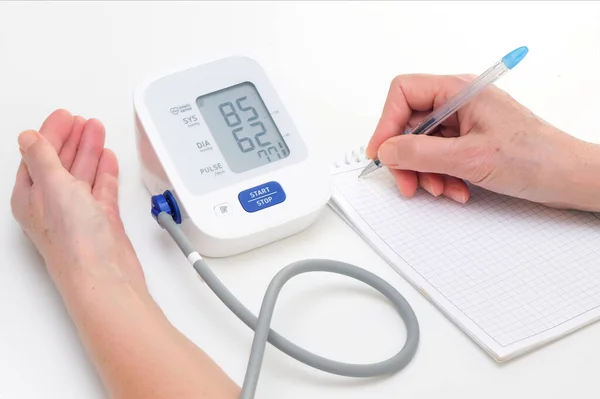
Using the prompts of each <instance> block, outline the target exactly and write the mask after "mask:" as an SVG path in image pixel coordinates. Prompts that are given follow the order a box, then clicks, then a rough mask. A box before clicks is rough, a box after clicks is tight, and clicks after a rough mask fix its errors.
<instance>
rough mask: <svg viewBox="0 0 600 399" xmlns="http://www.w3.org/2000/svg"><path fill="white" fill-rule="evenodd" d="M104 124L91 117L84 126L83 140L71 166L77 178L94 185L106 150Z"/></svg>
mask: <svg viewBox="0 0 600 399" xmlns="http://www.w3.org/2000/svg"><path fill="white" fill-rule="evenodd" d="M104 140H105V132H104V126H103V125H102V123H101V122H100V121H99V120H97V119H90V120H88V121H87V122H86V124H85V127H84V128H83V133H82V136H81V141H80V143H79V147H78V148H77V153H76V154H75V159H74V160H73V165H72V166H71V174H72V175H73V176H75V178H77V179H79V180H82V181H84V182H86V183H88V184H89V185H90V187H91V186H93V185H94V179H95V177H96V171H97V169H98V162H99V161H100V156H101V155H102V151H103V150H104Z"/></svg>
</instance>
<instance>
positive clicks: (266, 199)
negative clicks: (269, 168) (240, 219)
mask: <svg viewBox="0 0 600 399" xmlns="http://www.w3.org/2000/svg"><path fill="white" fill-rule="evenodd" d="M238 199H239V201H240V204H242V208H244V210H245V211H246V212H256V211H260V210H261V209H265V208H268V207H271V206H273V205H277V204H281V203H282V202H283V201H285V192H284V191H283V188H282V187H281V184H279V183H277V182H274V181H272V182H268V183H265V184H261V185H260V186H256V187H252V188H249V189H248V190H244V191H242V192H241V193H239V194H238Z"/></svg>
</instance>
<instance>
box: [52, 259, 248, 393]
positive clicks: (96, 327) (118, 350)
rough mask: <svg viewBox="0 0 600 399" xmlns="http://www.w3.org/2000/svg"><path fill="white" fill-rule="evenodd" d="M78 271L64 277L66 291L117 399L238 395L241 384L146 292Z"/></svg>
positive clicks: (87, 344) (82, 332)
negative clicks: (189, 337) (165, 313)
mask: <svg viewBox="0 0 600 399" xmlns="http://www.w3.org/2000/svg"><path fill="white" fill-rule="evenodd" d="M96 269H97V268H96ZM78 273H79V275H77V276H67V277H65V276H62V280H63V281H62V282H61V284H60V289H61V293H62V295H63V298H64V299H65V303H66V305H67V308H68V310H69V313H70V314H71V317H72V318H73V320H74V322H75V324H76V326H77V328H78V330H79V332H80V335H81V337H82V340H83V342H84V345H85V347H86V348H87V350H88V352H89V353H90V356H91V358H92V359H93V361H94V363H95V365H96V368H97V370H98V372H99V374H100V376H101V378H102V380H103V381H104V384H105V385H106V387H107V389H108V390H109V393H110V395H111V397H112V398H114V399H138V398H139V399H173V398H177V399H187V398H190V399H191V398H194V399H198V398H211V399H229V398H230V399H235V398H237V397H239V388H238V386H237V385H236V384H235V383H234V382H233V381H231V380H230V379H229V377H228V376H227V375H226V374H225V373H224V372H223V371H222V370H221V369H220V368H219V367H218V366H217V365H216V364H215V363H214V362H213V361H212V359H210V358H209V357H208V356H207V355H206V354H205V353H204V352H203V351H202V350H200V349H199V348H198V347H197V346H195V345H194V344H193V343H192V342H191V341H189V340H188V339H187V338H186V337H184V336H183V335H182V334H181V333H180V332H179V331H177V330H176V329H175V328H174V327H173V326H172V325H171V324H170V323H169V321H168V320H167V318H166V317H165V316H164V315H163V313H162V312H161V310H160V309H159V308H158V305H157V304H156V303H155V302H154V300H153V299H152V298H151V296H150V294H149V293H148V292H147V290H144V289H140V288H139V287H137V288H135V289H134V288H133V286H132V285H131V284H129V283H127V282H123V281H121V280H119V279H114V280H112V279H110V278H102V279H98V278H97V277H96V276H86V275H81V274H84V273H85V272H82V271H79V272H78Z"/></svg>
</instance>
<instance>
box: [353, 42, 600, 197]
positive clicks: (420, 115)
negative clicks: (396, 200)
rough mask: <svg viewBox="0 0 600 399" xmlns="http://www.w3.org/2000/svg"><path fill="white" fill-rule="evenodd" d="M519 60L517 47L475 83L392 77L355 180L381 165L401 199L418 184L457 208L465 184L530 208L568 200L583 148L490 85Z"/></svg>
mask: <svg viewBox="0 0 600 399" xmlns="http://www.w3.org/2000/svg"><path fill="white" fill-rule="evenodd" d="M526 54H527V49H526V48H525V47H521V48H519V49H516V50H514V51H513V52H511V53H509V54H508V55H507V56H505V57H504V58H502V60H501V61H499V62H498V63H496V64H495V65H494V66H492V67H491V68H489V69H488V70H487V71H486V72H484V73H483V74H482V75H481V76H480V77H478V78H475V79H471V78H468V77H464V76H437V75H402V76H398V77H397V78H395V79H394V81H393V82H392V85H391V87H390V90H389V93H388V97H387V99H386V103H385V106H384V109H383V112H382V115H381V118H380V120H379V123H378V125H377V127H376V129H375V132H374V134H373V137H372V138H371V140H370V142H369V145H368V147H367V156H368V157H369V158H370V159H373V160H375V161H374V162H372V163H371V164H370V165H369V166H368V167H367V169H366V171H363V173H361V175H362V176H363V177H362V178H363V179H368V178H371V177H372V176H371V174H369V172H373V171H374V170H375V169H378V168H380V167H382V166H386V167H387V168H388V169H389V170H390V171H391V173H392V175H393V176H394V179H395V181H396V184H397V186H398V188H399V189H400V192H401V194H402V195H404V196H406V197H412V196H413V195H414V194H415V192H416V190H417V189H418V187H419V186H421V187H422V188H423V189H425V190H426V191H427V192H429V193H430V194H432V195H434V196H440V195H444V196H446V197H449V198H451V199H453V200H455V201H458V202H460V203H465V202H467V200H468V199H469V195H470V193H469V189H468V186H467V184H466V183H465V181H468V182H470V183H472V184H474V185H478V186H480V187H483V188H486V189H488V190H491V191H496V192H499V193H501V194H506V195H511V196H515V197H519V198H524V199H528V200H531V201H535V202H542V203H549V204H555V203H560V202H561V201H564V203H569V202H572V200H567V199H563V198H562V195H563V194H565V193H566V192H567V191H569V189H567V188H566V187H572V186H573V185H575V183H576V182H574V181H573V179H574V177H573V176H572V175H573V174H572V170H573V168H576V167H577V166H578V165H579V164H580V163H582V162H584V160H586V159H588V158H590V156H587V155H582V157H581V159H580V158H579V157H578V156H575V155H574V151H578V150H579V146H581V151H582V152H581V154H587V153H589V152H590V151H589V150H588V148H587V147H586V146H583V145H581V143H580V141H578V140H576V139H575V138H573V137H572V136H569V135H568V134H566V133H564V132H562V131H560V130H558V129H556V128H555V127H553V126H551V125H549V124H547V123H546V122H544V121H543V120H541V119H539V118H537V117H536V116H535V115H534V114H533V113H532V112H531V111H530V110H529V109H527V108H526V107H524V106H523V105H521V104H519V103H518V102H517V101H515V100H514V99H513V98H512V97H510V96H509V95H508V94H507V93H505V92H504V91H502V90H500V89H499V88H497V87H495V86H494V85H492V83H493V82H494V81H496V80H497V79H498V78H499V77H500V76H502V75H503V74H505V73H506V72H507V71H508V70H510V69H511V68H512V67H514V66H515V65H516V64H517V63H518V62H519V61H521V60H522V59H523V57H524V56H525V55H526ZM432 109H433V110H434V111H433V112H431V110H432ZM432 132H433V134H432ZM403 133H406V134H403ZM581 166H582V168H583V167H584V166H583V164H582V165H581ZM365 172H366V173H365ZM376 174H377V173H372V175H376ZM592 181H593V180H592ZM563 186H564V187H563ZM585 190H586V189H585V188H582V194H581V195H585V193H584V191H585ZM588 191H589V190H588ZM569 198H571V197H569Z"/></svg>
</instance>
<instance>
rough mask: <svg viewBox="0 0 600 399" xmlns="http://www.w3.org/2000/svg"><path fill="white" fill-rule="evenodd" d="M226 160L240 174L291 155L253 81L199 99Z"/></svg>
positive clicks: (207, 122)
mask: <svg viewBox="0 0 600 399" xmlns="http://www.w3.org/2000/svg"><path fill="white" fill-rule="evenodd" d="M196 105H197V107H198V109H199V110H200V113H201V115H202V117H203V118H204V121H205V123H206V125H207V126H208V129H209V130H210V132H211V133H212V136H213V137H214V140H215V142H216V143H217V145H218V146H219V149H220V150H221V153H222V154H223V158H224V159H225V162H226V163H227V165H228V166H229V168H230V169H231V171H232V172H234V173H241V172H245V171H247V170H250V169H254V168H256V167H259V166H262V165H265V164H267V163H271V162H276V161H278V160H280V159H284V158H286V157H287V156H288V155H289V154H290V149H289V148H288V146H287V144H286V143H285V140H284V139H283V136H282V135H281V133H280V132H279V129H278V128H277V125H275V122H274V121H273V118H272V117H271V114H270V113H269V110H268V109H267V107H266V106H265V103H264V102H263V100H262V98H261V96H260V94H259V93H258V91H257V90H256V87H255V86H254V84H252V83H250V82H244V83H240V84H237V85H235V86H232V87H228V88H225V89H222V90H219V91H217V92H213V93H209V94H205V95H203V96H200V97H198V98H197V99H196Z"/></svg>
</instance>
